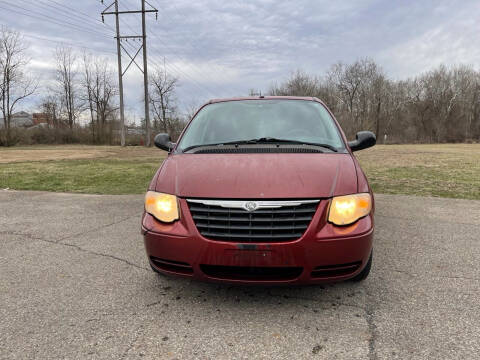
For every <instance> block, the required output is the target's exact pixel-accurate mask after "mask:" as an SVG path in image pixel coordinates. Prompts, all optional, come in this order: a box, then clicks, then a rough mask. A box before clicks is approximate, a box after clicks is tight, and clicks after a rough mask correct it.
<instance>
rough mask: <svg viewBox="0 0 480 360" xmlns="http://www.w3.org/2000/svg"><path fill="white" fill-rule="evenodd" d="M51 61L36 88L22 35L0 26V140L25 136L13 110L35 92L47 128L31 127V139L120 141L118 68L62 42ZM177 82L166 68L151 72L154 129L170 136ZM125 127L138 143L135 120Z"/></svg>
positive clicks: (175, 129) (175, 126)
mask: <svg viewBox="0 0 480 360" xmlns="http://www.w3.org/2000/svg"><path fill="white" fill-rule="evenodd" d="M52 61H54V64H55V71H54V73H53V74H52V77H51V79H49V81H48V82H47V83H46V84H45V85H44V86H42V87H40V86H39V80H38V79H35V78H34V77H32V76H31V75H30V74H29V73H28V71H27V69H28V68H27V66H28V64H29V63H30V59H29V58H28V47H27V46H26V42H25V40H24V38H23V37H22V35H21V34H20V33H18V32H16V31H12V30H10V29H8V28H6V27H2V28H1V29H0V113H1V115H2V117H3V124H2V125H3V126H2V128H1V129H0V145H6V146H10V145H14V144H16V143H17V142H18V141H19V140H21V139H22V137H24V135H25V133H26V130H25V129H15V128H13V127H12V119H13V115H14V114H15V112H16V111H18V110H19V109H20V105H21V104H22V102H23V101H24V100H26V99H27V98H28V97H30V96H32V95H34V94H38V93H39V92H41V93H42V94H43V95H42V96H41V100H40V102H39V103H38V104H37V107H38V108H39V109H40V111H41V113H42V115H43V116H44V118H46V121H47V124H48V127H41V128H38V129H35V131H32V132H31V135H32V137H34V141H35V142H40V143H72V142H79V143H92V144H117V143H119V140H120V139H119V136H120V122H119V105H118V94H119V89H118V81H117V69H116V68H113V67H112V66H111V65H110V63H109V61H108V59H107V58H105V57H102V56H96V55H92V54H89V53H87V52H83V53H79V52H76V51H74V50H73V49H72V48H70V47H66V46H59V47H57V48H56V49H55V51H54V52H53V53H52ZM177 86H178V79H177V78H175V77H172V76H170V75H169V74H168V73H167V71H166V69H165V67H156V68H153V70H152V71H151V75H150V96H149V98H150V103H151V108H152V128H153V133H154V134H155V133H156V132H160V131H163V132H169V133H171V134H172V135H173V136H174V137H175V136H178V135H179V133H180V131H181V130H182V129H183V126H184V123H185V119H183V118H182V117H181V116H180V115H179V112H178V107H177V105H176V102H177V101H176V89H177ZM85 123H87V124H88V125H86V126H85ZM143 124H144V122H143ZM127 126H128V124H127ZM128 127H131V128H132V130H133V131H132V136H131V138H132V139H133V140H132V141H135V142H137V143H141V142H143V138H142V131H143V130H142V128H141V127H139V126H138V125H136V124H130V126H128ZM127 140H128V139H127Z"/></svg>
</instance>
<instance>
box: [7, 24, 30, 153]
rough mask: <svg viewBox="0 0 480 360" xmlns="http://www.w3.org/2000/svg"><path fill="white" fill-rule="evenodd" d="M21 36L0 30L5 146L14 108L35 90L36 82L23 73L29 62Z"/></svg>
mask: <svg viewBox="0 0 480 360" xmlns="http://www.w3.org/2000/svg"><path fill="white" fill-rule="evenodd" d="M25 52H26V47H25V45H24V40H23V38H22V36H21V35H20V34H19V33H18V32H15V31H12V30H9V29H8V28H6V27H4V26H2V28H1V29H0V110H1V112H2V114H3V122H4V128H5V145H6V146H10V145H11V126H10V125H11V119H12V115H13V113H14V111H15V107H16V106H17V105H18V104H19V103H20V102H21V101H22V100H25V99H26V98H27V97H29V96H31V95H33V94H34V93H35V91H36V89H37V82H36V80H34V79H32V78H30V77H28V76H26V75H25V73H24V69H25V67H26V66H27V64H28V62H29V60H28V59H27V58H26V56H25Z"/></svg>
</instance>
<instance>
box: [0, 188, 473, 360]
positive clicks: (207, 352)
mask: <svg viewBox="0 0 480 360" xmlns="http://www.w3.org/2000/svg"><path fill="white" fill-rule="evenodd" d="M376 201H377V205H376V206H377V212H376V237H375V254H374V266H373V270H372V274H371V275H370V277H369V278H368V279H367V280H366V281H365V282H363V283H360V284H354V283H342V284H336V285H326V286H309V287H293V288H283V287H281V288H278V287H277V288H275V287H271V288H265V287H234V286H227V285H216V284H204V283H195V282H190V281H188V280H182V279H176V278H165V277H160V276H158V275H156V274H155V273H153V272H152V271H151V270H150V267H149V265H148V263H147V261H146V257H145V254H144V249H143V242H142V237H141V235H140V216H141V212H142V206H143V197H142V196H138V195H128V196H97V195H71V194H54V193H41V192H14V191H0V289H1V291H0V358H2V359H27V358H28V359H30V358H32V359H33V358H37V359H50V358H52V359H58V358H68V359H78V358H87V359H89V358H92V359H134V358H135V359H137V358H156V359H192V358H199V359H226V358H234V359H254V358H266V359H303V358H305V359H309V358H312V359H315V358H318V359H325V358H326V359H335V358H338V359H376V358H378V359H395V358H398V359H410V358H418V359H425V358H427V359H474V358H477V357H478V354H479V353H480V311H479V309H480V305H479V304H480V301H479V298H480V261H479V260H480V235H479V230H480V201H471V200H452V199H440V198H422V197H409V196H392V195H377V197H376Z"/></svg>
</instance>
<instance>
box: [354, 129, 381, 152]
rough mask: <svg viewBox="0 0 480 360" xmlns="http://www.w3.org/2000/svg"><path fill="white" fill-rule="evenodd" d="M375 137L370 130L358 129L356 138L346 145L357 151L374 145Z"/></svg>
mask: <svg viewBox="0 0 480 360" xmlns="http://www.w3.org/2000/svg"><path fill="white" fill-rule="evenodd" d="M376 143H377V137H376V136H375V134H374V133H372V132H371V131H360V132H358V133H357V139H356V140H354V141H350V142H349V143H348V146H350V149H351V150H352V151H359V150H363V149H367V148H369V147H372V146H375V144H376Z"/></svg>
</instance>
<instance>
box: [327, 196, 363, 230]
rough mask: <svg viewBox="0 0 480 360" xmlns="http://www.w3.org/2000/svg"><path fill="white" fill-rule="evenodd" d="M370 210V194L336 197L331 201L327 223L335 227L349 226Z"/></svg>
mask: <svg viewBox="0 0 480 360" xmlns="http://www.w3.org/2000/svg"><path fill="white" fill-rule="evenodd" d="M371 210H372V197H371V196H370V194H368V193H365V194H354V195H346V196H338V197H334V198H333V199H332V204H331V205H330V212H329V214H328V221H329V222H331V223H333V224H335V225H339V226H342V225H350V224H353V223H354V222H355V221H357V220H358V219H360V218H362V217H364V216H367V215H368V214H370V211H371Z"/></svg>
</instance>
